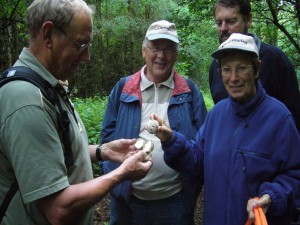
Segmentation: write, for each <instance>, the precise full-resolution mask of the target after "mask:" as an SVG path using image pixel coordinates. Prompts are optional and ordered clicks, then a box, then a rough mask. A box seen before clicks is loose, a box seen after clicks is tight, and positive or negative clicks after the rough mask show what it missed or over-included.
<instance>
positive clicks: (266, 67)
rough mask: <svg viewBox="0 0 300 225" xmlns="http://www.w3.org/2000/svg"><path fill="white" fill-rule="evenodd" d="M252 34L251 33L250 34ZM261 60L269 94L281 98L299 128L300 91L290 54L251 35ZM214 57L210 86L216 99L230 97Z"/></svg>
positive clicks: (263, 81) (260, 74) (299, 128)
mask: <svg viewBox="0 0 300 225" xmlns="http://www.w3.org/2000/svg"><path fill="white" fill-rule="evenodd" d="M249 35H250V34H249ZM252 36H253V37H254V39H255V43H256V44H257V46H258V49H259V59H260V60H261V66H260V73H259V79H260V82H261V84H262V86H263V88H264V89H265V90H266V92H267V94H268V95H270V96H272V97H274V98H276V99H277V100H279V101H281V102H282V103H283V104H285V105H286V107H287V108H288V109H289V110H290V111H291V113H292V114H293V116H294V119H295V121H296V126H297V128H298V130H299V132H300V93H299V86H298V81H297V76H296V72H295V69H294V67H293V65H292V63H291V61H290V60H289V59H288V58H287V56H286V55H285V54H284V53H283V52H282V51H281V50H280V49H279V48H277V47H276V46H272V45H267V44H265V43H262V42H261V41H260V40H259V39H258V37H257V36H256V35H252ZM219 67H220V66H219V64H218V62H217V61H216V60H213V62H212V64H211V66H210V70H209V86H210V91H211V95H212V98H213V101H214V103H217V102H219V101H220V100H222V99H224V98H227V97H228V93H227V91H226V89H225V87H224V85H223V81H222V76H221V74H220V73H219V72H218V70H217V69H218V68H219Z"/></svg>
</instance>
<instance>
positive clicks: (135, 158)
mask: <svg viewBox="0 0 300 225" xmlns="http://www.w3.org/2000/svg"><path fill="white" fill-rule="evenodd" d="M145 156H146V154H145V153H144V152H143V151H137V152H136V153H133V154H132V155H131V156H130V157H128V158H127V159H126V160H125V161H124V162H123V163H122V164H121V165H120V167H118V169H119V170H120V172H121V173H122V174H123V175H124V177H123V180H139V179H142V178H143V177H145V176H146V174H147V173H148V171H149V170H150V168H151V166H152V161H151V160H148V161H145V160H144V159H145Z"/></svg>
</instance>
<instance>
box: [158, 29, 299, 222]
mask: <svg viewBox="0 0 300 225" xmlns="http://www.w3.org/2000/svg"><path fill="white" fill-rule="evenodd" d="M212 56H213V57H214V58H215V59H217V60H218V61H219V63H220V66H221V68H220V69H219V70H220V72H221V74H222V80H223V83H224V86H225V88H226V90H227V92H228V94H229V98H227V99H224V100H222V101H220V102H219V103H218V104H216V105H215V107H214V108H213V109H212V110H211V111H210V112H209V114H208V116H207V118H206V120H205V123H204V125H203V126H202V127H201V128H200V130H199V131H198V133H197V138H196V142H189V141H187V140H186V138H185V137H184V136H183V135H182V134H181V133H179V132H176V131H172V130H171V129H170V128H168V127H167V126H166V125H165V123H164V122H163V121H162V120H161V119H160V118H158V117H157V116H156V115H153V116H152V117H153V118H154V119H156V120H158V122H159V123H160V127H159V129H158V133H157V136H158V137H159V138H160V139H161V141H162V148H163V150H164V159H165V161H166V163H167V164H168V165H169V166H170V167H172V168H174V169H176V170H178V171H180V172H184V173H187V174H190V175H193V176H196V177H197V176H198V177H202V176H203V177H204V187H205V191H204V194H205V196H204V225H212V224H218V225H242V224H245V223H246V221H247V219H248V217H250V218H251V219H254V214H253V208H254V207H258V206H261V207H262V208H263V211H264V213H265V214H266V217H267V220H268V224H269V225H287V224H290V221H291V212H292V210H293V209H294V208H295V205H296V202H297V201H299V192H300V163H299V161H300V136H299V134H298V132H297V129H296V126H295V122H294V120H293V117H292V115H291V113H290V112H289V111H288V109H287V108H286V107H285V106H284V105H283V104H282V103H281V102H279V101H278V100H276V99H274V98H272V97H270V96H268V95H267V94H266V92H265V90H264V89H263V88H262V86H261V84H260V83H259V81H258V74H259V68H260V61H259V58H258V50H257V46H256V45H255V42H254V40H253V38H252V37H250V36H246V35H243V34H237V33H236V34H232V35H231V36H230V38H229V39H228V40H227V41H225V42H224V43H222V44H221V45H220V47H219V49H218V50H217V51H215V52H214V53H213V54H212ZM254 197H259V198H260V199H259V200H255V199H254Z"/></svg>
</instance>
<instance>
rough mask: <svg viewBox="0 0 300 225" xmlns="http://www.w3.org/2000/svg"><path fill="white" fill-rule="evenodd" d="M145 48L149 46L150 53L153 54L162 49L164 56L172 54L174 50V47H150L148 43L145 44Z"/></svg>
mask: <svg viewBox="0 0 300 225" xmlns="http://www.w3.org/2000/svg"><path fill="white" fill-rule="evenodd" d="M147 48H149V49H150V51H151V53H152V54H154V55H158V54H159V53H160V52H161V51H162V52H163V53H164V54H165V55H166V56H172V55H173V54H174V53H175V52H176V49H174V48H163V49H159V48H156V47H150V46H148V45H147Z"/></svg>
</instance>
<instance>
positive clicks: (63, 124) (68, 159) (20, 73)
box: [0, 66, 74, 167]
mask: <svg viewBox="0 0 300 225" xmlns="http://www.w3.org/2000/svg"><path fill="white" fill-rule="evenodd" d="M14 80H23V81H27V82H29V83H32V84H33V85H35V86H36V87H38V88H39V89H40V90H41V92H42V94H43V96H44V97H45V98H46V99H47V100H48V101H50V102H51V104H52V105H53V106H57V108H58V112H56V117H57V123H58V128H59V130H60V133H61V135H62V139H63V145H64V150H65V151H64V156H65V164H66V166H67V167H69V166H72V165H74V158H73V152H72V148H71V141H70V135H69V125H70V119H69V116H68V112H67V111H66V110H63V108H62V106H61V103H60V101H59V97H58V94H57V92H56V91H55V90H54V88H53V87H52V86H51V84H50V83H49V82H48V81H46V80H44V79H43V78H42V77H41V76H40V75H39V74H37V73H36V72H35V71H33V70H32V69H30V68H28V67H24V66H16V67H11V68H9V69H7V70H6V71H4V72H3V73H2V74H1V77H0V87H2V86H3V85H5V84H6V83H8V82H11V81H14Z"/></svg>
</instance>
